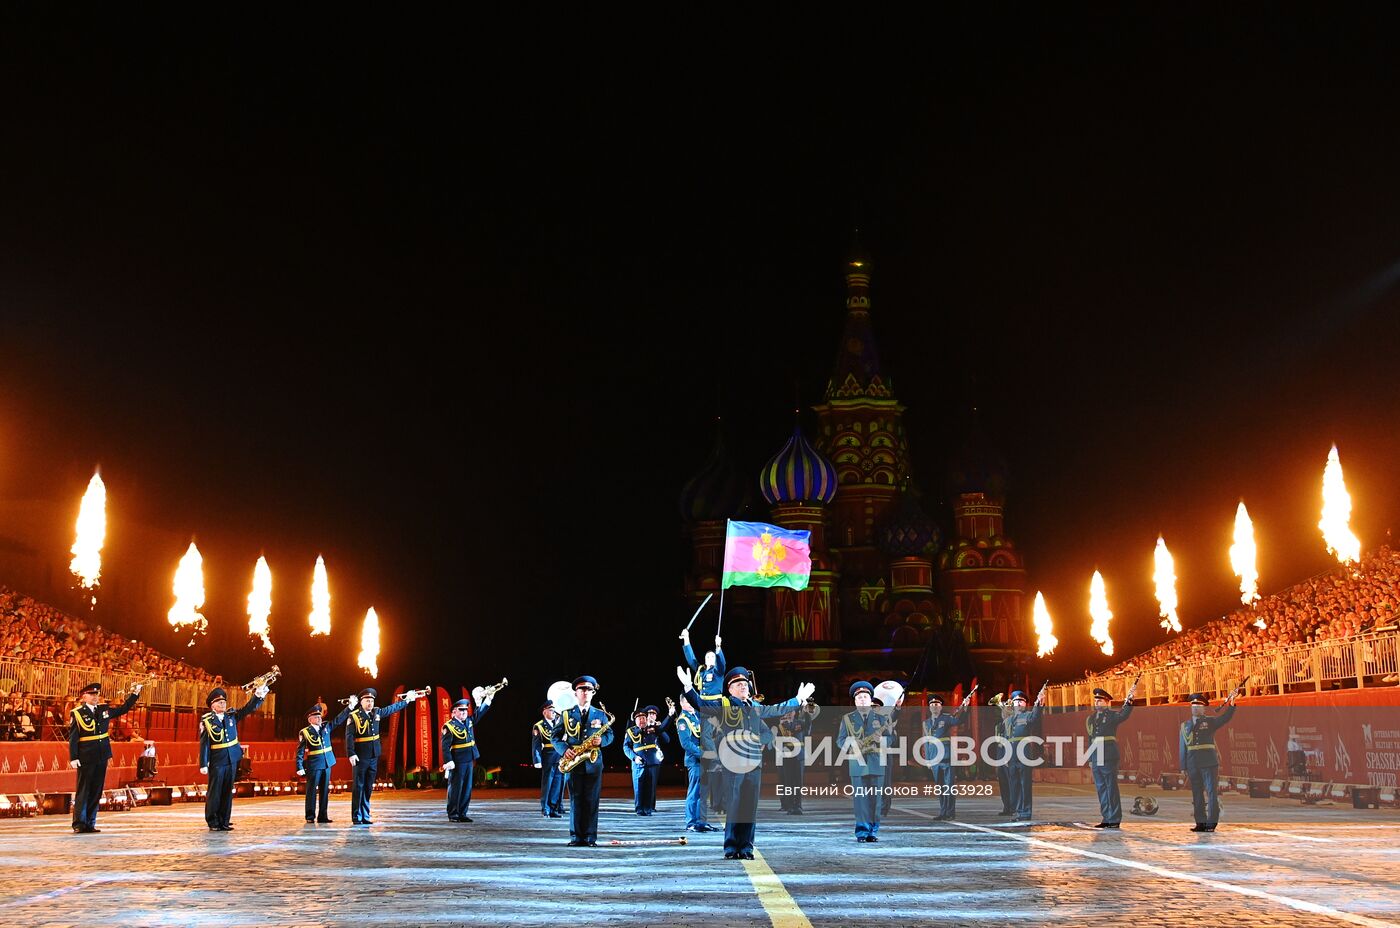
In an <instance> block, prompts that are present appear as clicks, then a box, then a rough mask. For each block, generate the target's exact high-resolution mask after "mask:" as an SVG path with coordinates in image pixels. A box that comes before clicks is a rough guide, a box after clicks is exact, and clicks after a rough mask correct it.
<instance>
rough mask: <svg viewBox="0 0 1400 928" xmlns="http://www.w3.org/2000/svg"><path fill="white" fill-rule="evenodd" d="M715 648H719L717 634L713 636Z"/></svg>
mask: <svg viewBox="0 0 1400 928" xmlns="http://www.w3.org/2000/svg"><path fill="white" fill-rule="evenodd" d="M715 650H716V651H718V650H719V635H716V636H715Z"/></svg>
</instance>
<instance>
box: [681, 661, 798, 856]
mask: <svg viewBox="0 0 1400 928" xmlns="http://www.w3.org/2000/svg"><path fill="white" fill-rule="evenodd" d="M676 678H677V679H679V680H680V682H681V685H682V686H684V687H686V692H685V694H684V695H685V698H686V701H687V702H689V703H690V704H691V705H692V706H694V707H695V710H696V712H697V713H699V714H700V715H701V716H709V717H713V718H716V719H718V720H719V723H720V732H721V738H720V749H719V755H720V760H721V762H722V763H723V764H724V765H725V766H726V767H727V768H728V772H729V776H728V777H727V779H728V782H729V798H728V799H727V800H726V801H725V809H726V820H725V825H724V856H725V858H726V859H728V860H739V859H743V860H753V839H754V831H755V828H756V825H757V821H758V794H759V791H760V790H761V789H762V785H763V748H765V747H767V746H769V745H771V744H772V743H773V732H771V731H770V730H769V729H768V726H767V725H765V724H763V720H764V719H770V718H773V719H775V718H781V717H782V716H783V715H784V714H786V713H787V712H790V711H793V710H795V709H797V708H798V707H800V706H801V705H802V704H803V703H804V702H806V701H807V698H808V697H809V696H811V695H812V694H813V693H814V692H816V689H817V688H816V687H815V686H813V685H812V684H811V683H804V684H802V685H801V686H799V687H798V688H797V696H796V697H795V698H793V699H789V700H786V701H785V702H780V703H776V704H775V705H771V706H768V705H763V704H762V703H759V702H756V701H755V700H754V699H753V696H752V688H753V680H752V678H751V677H750V675H749V672H748V670H746V669H744V668H743V667H734V668H732V669H730V671H729V672H728V673H727V674H725V676H724V684H725V689H726V691H727V692H728V695H725V696H721V697H719V698H718V699H714V700H709V701H704V700H701V699H700V696H699V695H698V694H697V693H696V692H695V690H694V689H693V688H692V687H693V685H694V680H693V678H692V677H691V675H690V672H689V671H688V670H686V668H684V667H677V668H676Z"/></svg>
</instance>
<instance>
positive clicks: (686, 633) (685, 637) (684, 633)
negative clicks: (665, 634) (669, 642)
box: [681, 628, 690, 644]
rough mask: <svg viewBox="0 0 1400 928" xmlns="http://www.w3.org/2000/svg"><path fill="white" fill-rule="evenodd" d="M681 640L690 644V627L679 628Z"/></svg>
mask: <svg viewBox="0 0 1400 928" xmlns="http://www.w3.org/2000/svg"><path fill="white" fill-rule="evenodd" d="M681 641H684V642H685V643H686V644H690V629H688V628H683V629H681Z"/></svg>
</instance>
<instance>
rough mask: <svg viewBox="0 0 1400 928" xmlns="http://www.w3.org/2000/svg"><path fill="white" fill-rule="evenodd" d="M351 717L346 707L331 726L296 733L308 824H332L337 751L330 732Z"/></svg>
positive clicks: (305, 729) (322, 724) (326, 725)
mask: <svg viewBox="0 0 1400 928" xmlns="http://www.w3.org/2000/svg"><path fill="white" fill-rule="evenodd" d="M349 717H350V707H349V706H346V707H345V708H343V709H341V710H340V713H339V714H338V715H337V716H336V717H335V718H334V719H332V720H331V721H329V722H322V723H321V724H320V725H318V726H313V725H307V726H305V727H304V728H302V730H301V731H299V732H297V769H298V770H301V771H304V772H305V773H306V820H307V821H308V822H309V821H313V820H315V821H320V822H329V821H330V820H331V819H330V798H331V768H332V767H334V766H335V751H334V750H333V749H332V747H331V732H333V731H335V730H336V729H337V728H339V727H340V726H341V725H344V724H345V720H346V719H347V718H349Z"/></svg>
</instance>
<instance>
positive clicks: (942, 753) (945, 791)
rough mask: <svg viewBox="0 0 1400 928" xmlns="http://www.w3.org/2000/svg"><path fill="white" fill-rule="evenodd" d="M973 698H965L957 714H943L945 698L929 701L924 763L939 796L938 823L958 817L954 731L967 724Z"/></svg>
mask: <svg viewBox="0 0 1400 928" xmlns="http://www.w3.org/2000/svg"><path fill="white" fill-rule="evenodd" d="M971 703H972V694H971V693H968V694H967V695H966V696H964V697H963V701H962V705H960V706H958V711H957V712H951V713H948V712H944V711H943V697H942V695H940V694H938V693H930V694H929V697H928V718H926V719H924V737H925V738H927V739H929V741H928V743H926V744H925V745H924V760H925V761H926V762H927V763H928V765H929V773H930V774H932V776H933V783H934V790H935V792H937V793H938V815H937V816H935V817H934V821H938V822H947V821H951V820H952V819H953V818H954V817H955V816H956V815H957V813H958V797H957V795H956V794H955V792H954V790H956V789H957V777H955V776H954V775H953V731H954V730H955V729H957V728H960V727H962V726H963V725H966V724H967V716H968V712H969V709H968V707H969V706H970V705H971Z"/></svg>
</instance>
